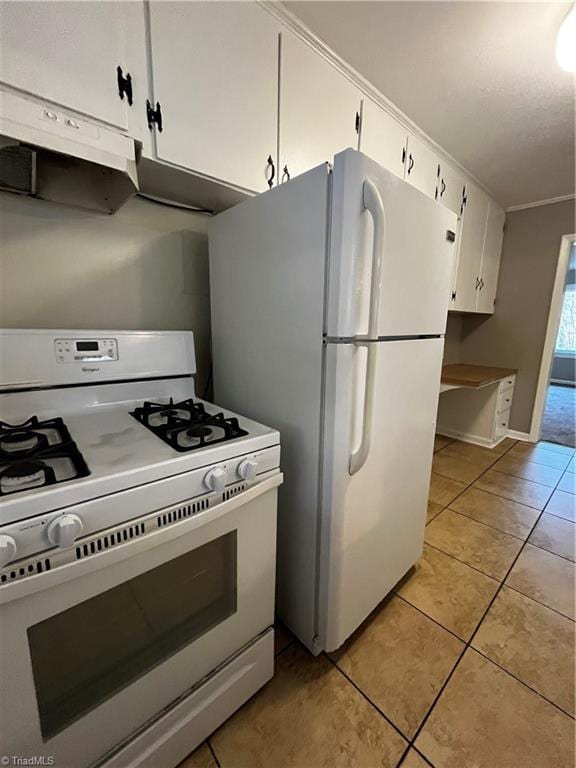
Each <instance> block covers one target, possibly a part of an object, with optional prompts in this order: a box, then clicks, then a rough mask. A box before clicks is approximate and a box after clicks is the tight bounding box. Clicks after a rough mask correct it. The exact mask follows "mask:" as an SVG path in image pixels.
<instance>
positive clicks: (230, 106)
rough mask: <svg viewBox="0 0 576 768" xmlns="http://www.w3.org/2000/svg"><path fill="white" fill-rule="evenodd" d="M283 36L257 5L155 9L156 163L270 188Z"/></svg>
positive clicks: (160, 4) (168, 5)
mask: <svg viewBox="0 0 576 768" xmlns="http://www.w3.org/2000/svg"><path fill="white" fill-rule="evenodd" d="M278 31H279V26H278V24H277V22H276V21H275V20H274V18H273V17H272V16H271V15H270V14H269V13H268V12H267V11H265V10H263V9H262V8H260V7H259V6H258V5H256V4H255V3H252V2H250V3H248V2H242V3H240V2H193V3H192V2H190V3H184V2H161V1H160V0H156V1H154V2H151V3H150V36H151V48H152V50H151V61H152V76H153V83H154V101H155V102H158V103H159V104H160V108H161V113H162V121H163V126H162V131H161V132H160V131H158V130H157V129H156V154H157V157H158V158H159V159H161V160H165V161H167V162H169V163H173V164H174V165H178V166H181V167H182V168H186V169H188V170H192V171H195V172H196V173H198V174H201V175H204V176H209V177H212V178H216V179H219V180H222V181H226V182H227V183H229V184H232V185H234V186H237V187H241V188H243V189H247V190H251V191H254V192H261V191H263V190H265V189H267V188H268V184H267V178H268V177H267V174H269V173H270V171H269V169H268V165H267V158H268V157H271V158H272V160H273V161H274V162H275V160H276V135H277V105H278V96H277V89H278Z"/></svg>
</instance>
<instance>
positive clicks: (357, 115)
mask: <svg viewBox="0 0 576 768" xmlns="http://www.w3.org/2000/svg"><path fill="white" fill-rule="evenodd" d="M354 128H355V129H356V133H360V112H356V120H355V122H354Z"/></svg>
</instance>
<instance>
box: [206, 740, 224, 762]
mask: <svg viewBox="0 0 576 768" xmlns="http://www.w3.org/2000/svg"><path fill="white" fill-rule="evenodd" d="M211 735H212V734H210V736H211ZM206 744H208V749H209V750H210V754H211V755H212V757H213V758H214V762H215V763H216V765H217V766H218V768H222V766H221V764H220V760H218V756H217V755H216V752H215V751H214V747H213V746H212V744H210V737H208V738H207V739H206Z"/></svg>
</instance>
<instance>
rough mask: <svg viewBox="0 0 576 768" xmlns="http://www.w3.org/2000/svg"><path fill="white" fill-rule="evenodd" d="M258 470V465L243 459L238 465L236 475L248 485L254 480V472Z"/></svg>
mask: <svg viewBox="0 0 576 768" xmlns="http://www.w3.org/2000/svg"><path fill="white" fill-rule="evenodd" d="M257 470H258V464H257V463H256V462H255V461H251V460H250V459H244V461H241V462H240V464H239V465H238V474H239V475H240V477H241V478H242V480H246V481H247V482H248V483H251V482H253V481H254V480H256V472H257Z"/></svg>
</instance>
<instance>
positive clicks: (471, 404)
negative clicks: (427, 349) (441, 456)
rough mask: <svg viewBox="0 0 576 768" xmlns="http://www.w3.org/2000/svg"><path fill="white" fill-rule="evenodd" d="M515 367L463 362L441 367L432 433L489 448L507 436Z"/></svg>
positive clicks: (514, 381)
mask: <svg viewBox="0 0 576 768" xmlns="http://www.w3.org/2000/svg"><path fill="white" fill-rule="evenodd" d="M516 373H517V370H516V369H515V368H496V367H493V366H485V365H471V364H467V363H451V364H447V365H444V366H442V377H441V381H440V400H439V403H438V421H437V427H436V431H437V432H438V434H441V435H446V436H447V437H454V438H458V439H460V440H464V441H466V442H469V443H475V444H476V445H483V446H486V447H487V448H493V447H494V446H496V445H498V443H500V442H501V441H502V440H503V439H504V438H505V437H506V436H507V434H508V423H509V419H510V409H511V408H512V399H513V396H514V385H515V383H516Z"/></svg>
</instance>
